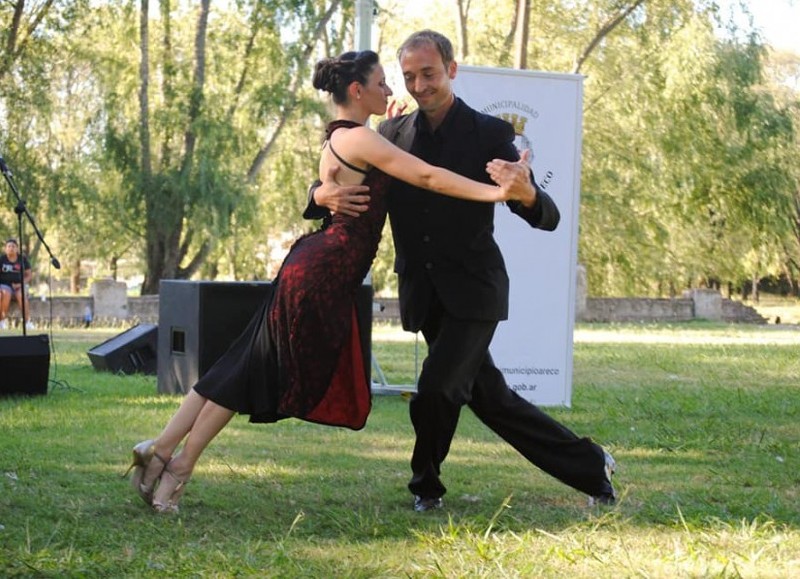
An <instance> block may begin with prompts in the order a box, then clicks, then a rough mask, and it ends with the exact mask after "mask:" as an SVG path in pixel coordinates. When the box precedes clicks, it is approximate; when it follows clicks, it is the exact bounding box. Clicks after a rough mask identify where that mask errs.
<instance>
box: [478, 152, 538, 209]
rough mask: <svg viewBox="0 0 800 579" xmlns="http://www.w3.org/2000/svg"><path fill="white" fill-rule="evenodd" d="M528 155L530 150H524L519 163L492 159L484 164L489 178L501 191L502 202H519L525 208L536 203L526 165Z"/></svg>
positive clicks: (528, 167) (533, 188)
mask: <svg viewBox="0 0 800 579" xmlns="http://www.w3.org/2000/svg"><path fill="white" fill-rule="evenodd" d="M530 154H531V152H530V150H528V149H525V150H524V151H522V156H521V157H520V159H519V161H516V162H513V163H512V162H511V161H505V160H503V159H493V160H492V161H489V162H488V163H487V164H486V172H487V173H488V174H489V177H491V178H492V181H494V182H495V183H497V184H498V185H499V186H500V187H501V188H502V189H503V199H502V200H503V201H519V202H520V203H522V204H523V205H525V206H526V207H533V205H534V203H536V188H535V187H534V186H533V183H532V182H531V168H530V165H529V164H528V160H529V159H530Z"/></svg>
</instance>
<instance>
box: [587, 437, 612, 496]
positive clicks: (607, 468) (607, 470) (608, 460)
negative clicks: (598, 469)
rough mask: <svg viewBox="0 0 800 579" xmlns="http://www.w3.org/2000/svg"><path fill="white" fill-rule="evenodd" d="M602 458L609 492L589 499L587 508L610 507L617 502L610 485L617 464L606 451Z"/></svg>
mask: <svg viewBox="0 0 800 579" xmlns="http://www.w3.org/2000/svg"><path fill="white" fill-rule="evenodd" d="M603 457H604V458H605V465H604V467H603V468H604V470H605V475H606V482H607V483H608V488H609V490H608V491H607V492H604V493H603V494H600V495H597V496H594V497H589V506H594V505H607V506H611V505H613V504H615V503H616V502H617V493H616V492H614V486H613V485H612V484H611V477H612V476H614V473H615V472H616V471H617V462H616V461H615V460H614V457H613V456H611V455H610V454H609V453H608V451H606V450H604V451H603Z"/></svg>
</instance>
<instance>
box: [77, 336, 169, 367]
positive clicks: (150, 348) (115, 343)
mask: <svg viewBox="0 0 800 579" xmlns="http://www.w3.org/2000/svg"><path fill="white" fill-rule="evenodd" d="M157 347H158V326H156V325H155V324H139V325H136V326H134V327H132V328H131V329H130V330H126V331H125V332H122V333H121V334H119V335H117V336H114V337H113V338H111V339H110V340H106V341H105V342H103V343H102V344H99V345H97V346H95V347H94V348H92V349H91V350H89V352H88V354H89V359H90V360H91V361H92V366H94V369H95V370H106V371H109V372H122V373H123V374H136V373H141V374H155V373H156V372H157V370H158V368H157V363H156V357H157V349H156V348H157Z"/></svg>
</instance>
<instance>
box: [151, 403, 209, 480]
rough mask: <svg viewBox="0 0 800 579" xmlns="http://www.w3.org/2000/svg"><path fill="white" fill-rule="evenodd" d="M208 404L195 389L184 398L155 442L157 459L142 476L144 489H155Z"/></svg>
mask: <svg viewBox="0 0 800 579" xmlns="http://www.w3.org/2000/svg"><path fill="white" fill-rule="evenodd" d="M207 402H208V399H206V398H203V397H202V396H200V395H199V394H198V393H196V392H195V391H194V389H192V390H190V391H189V393H188V394H187V395H186V396H185V397H184V399H183V402H181V405H180V407H179V408H178V410H177V411H176V412H175V414H173V415H172V418H170V419H169V422H167V425H166V426H165V427H164V429H163V430H162V431H161V434H159V435H158V437H157V438H156V439H155V441H153V449H152V450H153V451H154V456H155V457H157V458H156V459H155V460H151V461H150V462H149V463H148V465H147V467H146V469H145V472H144V474H143V475H142V479H141V484H142V486H143V487H144V488H146V489H152V488H153V485H154V484H155V481H156V479H158V477H159V476H160V475H161V472H162V471H163V470H164V467H165V466H166V465H167V463H168V462H169V460H170V457H171V456H172V453H173V452H174V451H175V449H176V448H177V447H178V445H179V444H180V443H181V441H182V440H183V439H184V438H185V437H186V435H187V434H189V432H190V431H191V430H192V426H193V425H194V423H195V421H196V420H197V417H198V416H199V415H200V412H201V411H202V410H203V407H204V406H205V405H206V403H207Z"/></svg>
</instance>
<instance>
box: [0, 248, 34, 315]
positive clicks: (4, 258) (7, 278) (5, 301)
mask: <svg viewBox="0 0 800 579" xmlns="http://www.w3.org/2000/svg"><path fill="white" fill-rule="evenodd" d="M23 276H24V278H23ZM31 277H32V272H31V264H30V262H29V261H28V258H26V257H25V256H24V255H21V254H20V253H19V243H17V240H16V239H14V238H11V239H9V240H8V241H6V248H5V254H4V255H0V329H5V328H6V327H7V326H8V322H7V321H6V316H7V315H8V309H9V308H10V307H11V298H12V297H15V298H16V300H17V304H19V307H20V311H22V309H23V308H22V300H23V295H22V282H23V279H24V281H25V286H26V287H27V286H28V284H30V282H31ZM24 299H25V308H24V309H25V324H26V327H28V328H31V327H32V325H31V323H30V316H31V308H30V303H29V302H28V296H27V295H26V296H24Z"/></svg>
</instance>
